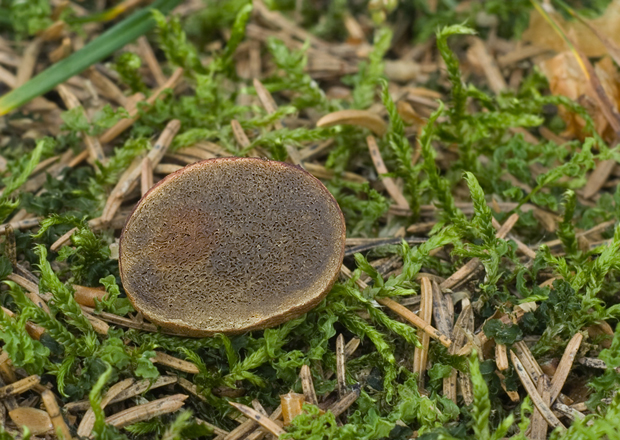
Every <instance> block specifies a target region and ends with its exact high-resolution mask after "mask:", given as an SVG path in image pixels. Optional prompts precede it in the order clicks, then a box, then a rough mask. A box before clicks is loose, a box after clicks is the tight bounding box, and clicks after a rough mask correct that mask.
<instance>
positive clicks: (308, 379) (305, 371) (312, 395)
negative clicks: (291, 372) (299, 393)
mask: <svg viewBox="0 0 620 440" xmlns="http://www.w3.org/2000/svg"><path fill="white" fill-rule="evenodd" d="M299 378H300V379H301V388H302V389H303V390H304V396H305V397H306V400H307V401H308V403H311V404H312V405H314V406H319V401H318V399H317V398H316V391H315V390H314V383H313V382H312V373H311V372H310V367H309V366H308V365H303V366H302V367H301V371H300V372H299Z"/></svg>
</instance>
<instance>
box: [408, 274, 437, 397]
mask: <svg viewBox="0 0 620 440" xmlns="http://www.w3.org/2000/svg"><path fill="white" fill-rule="evenodd" d="M420 281H421V283H420V297H421V298H422V301H421V303H420V318H421V319H422V320H423V321H425V322H427V323H429V324H430V322H431V319H432V317H433V286H432V284H431V282H430V280H429V279H428V278H426V277H425V278H422V279H421V280H420ZM420 343H421V344H422V347H421V348H420V347H415V349H414V352H413V373H414V374H417V375H418V388H420V389H424V374H425V372H426V363H427V361H428V347H429V344H430V337H429V335H428V333H426V332H424V333H422V335H421V336H420Z"/></svg>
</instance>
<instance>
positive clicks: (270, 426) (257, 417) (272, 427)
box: [227, 402, 286, 440]
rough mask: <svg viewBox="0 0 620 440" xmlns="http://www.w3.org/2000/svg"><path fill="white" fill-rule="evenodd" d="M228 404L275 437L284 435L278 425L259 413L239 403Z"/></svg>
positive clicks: (283, 431)
mask: <svg viewBox="0 0 620 440" xmlns="http://www.w3.org/2000/svg"><path fill="white" fill-rule="evenodd" d="M228 403H230V404H231V405H232V406H234V407H235V408H236V409H237V410H239V411H240V412H241V413H242V414H244V415H245V416H247V417H248V418H250V419H252V420H254V421H255V422H257V423H259V424H260V425H261V426H262V427H263V428H265V429H266V430H267V431H269V432H270V433H272V434H273V435H275V436H276V437H279V436H281V435H282V434H285V433H286V431H285V430H284V429H282V428H281V427H280V426H279V425H277V424H276V423H275V422H274V421H273V420H271V419H269V418H268V417H265V416H263V415H261V414H260V413H258V412H257V411H255V410H253V409H252V408H250V407H248V406H245V405H242V404H240V403H235V402H228ZM227 440H228V439H227Z"/></svg>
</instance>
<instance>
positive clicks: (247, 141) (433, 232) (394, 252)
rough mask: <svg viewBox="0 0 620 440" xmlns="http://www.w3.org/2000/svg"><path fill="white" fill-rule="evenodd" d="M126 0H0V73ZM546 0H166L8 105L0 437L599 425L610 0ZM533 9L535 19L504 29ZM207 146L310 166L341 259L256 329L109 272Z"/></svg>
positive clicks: (608, 234) (66, 43)
mask: <svg viewBox="0 0 620 440" xmlns="http://www.w3.org/2000/svg"><path fill="white" fill-rule="evenodd" d="M137 3H139V2H132V1H125V2H121V3H120V4H118V5H117V6H116V7H112V5H111V4H109V2H98V3H97V6H96V7H94V5H90V4H88V5H86V4H84V5H82V4H79V3H75V2H72V3H68V4H65V3H52V4H50V3H48V2H47V1H44V0H37V1H35V2H27V3H23V2H10V1H6V2H0V12H1V13H2V14H0V15H1V16H2V17H3V18H2V20H0V30H1V32H2V33H1V34H0V83H1V84H0V91H1V92H2V93H6V92H8V91H9V90H10V89H14V88H16V87H18V86H20V85H21V84H25V85H24V86H23V87H26V88H27V87H29V85H28V82H27V80H28V79H29V78H30V77H32V76H33V75H34V74H35V73H38V72H40V71H43V73H45V70H46V68H47V67H49V66H52V65H54V64H56V63H58V62H59V60H60V59H61V58H63V57H66V56H68V55H69V54H70V53H71V51H73V50H76V49H78V48H79V47H82V46H83V45H84V43H85V38H88V39H89V40H93V38H95V37H96V36H97V35H99V34H100V33H101V32H102V31H103V30H104V28H105V23H106V22H108V21H112V20H117V22H122V20H123V19H124V18H125V17H126V16H128V14H130V13H131V10H130V9H132V8H134V9H135V8H138V9H136V10H137V11H138V13H140V14H143V15H144V13H143V12H142V11H143V10H142V9H140V8H141V7H143V5H142V6H141V5H138V4H137ZM160 3H161V2H160ZM168 3H170V4H172V3H171V2H168ZM168 3H166V4H168ZM552 3H553V4H554V5H555V7H556V8H557V11H558V12H557V13H556V12H554V11H551V10H549V7H550V5H551V3H549V2H546V3H545V5H543V6H541V5H539V4H538V3H537V2H533V3H530V2H519V1H516V2H506V3H504V2H486V3H485V4H477V3H475V2H470V3H464V4H463V5H459V6H457V7H448V6H446V5H444V4H438V3H437V2H433V1H429V2H420V7H419V10H416V12H415V14H412V11H411V10H410V9H408V8H409V7H410V6H409V5H407V4H397V3H396V2H386V3H381V2H370V3H369V4H368V8H367V9H366V6H363V7H362V6H360V5H359V4H349V3H347V2H340V1H335V2H331V3H330V5H329V7H328V8H327V10H325V11H324V12H323V13H322V14H318V13H316V12H313V11H311V10H308V9H307V8H306V7H305V6H304V5H305V3H304V2H296V3H295V5H292V6H291V5H289V4H288V3H286V4H285V3H284V2H269V3H263V2H261V1H255V2H254V4H250V3H248V2H246V1H244V0H227V1H224V2H208V1H207V2H206V4H205V3H203V2H200V1H186V2H182V3H181V4H180V5H178V6H177V7H176V9H175V10H174V11H173V12H172V13H171V14H169V15H168V16H164V15H163V14H162V13H157V12H156V11H153V12H149V13H150V14H152V16H153V17H154V20H155V22H156V25H157V29H156V31H155V32H154V33H148V34H146V36H143V37H140V39H139V40H138V41H137V42H136V43H130V44H128V45H126V46H125V47H124V48H123V49H122V51H121V52H117V53H115V54H114V55H113V56H112V57H110V58H106V59H105V60H103V61H102V62H98V63H95V64H94V65H92V66H90V67H89V69H88V70H86V71H84V72H82V73H80V74H79V75H75V76H73V77H71V78H70V79H68V80H66V81H65V82H64V83H62V84H52V83H50V89H54V91H53V92H50V93H47V94H46V95H43V96H38V97H36V98H35V99H34V100H32V101H30V102H29V103H26V102H21V103H20V104H19V105H17V106H16V107H18V108H16V109H15V110H14V111H13V112H11V113H9V114H8V115H6V116H4V117H2V119H0V155H1V160H0V166H1V167H0V168H1V170H2V173H3V176H2V177H3V190H2V195H1V196H0V216H1V217H2V223H3V224H2V226H0V231H2V243H1V248H2V256H0V275H1V276H2V278H3V280H4V282H3V286H2V290H1V291H0V302H1V303H2V311H1V312H0V340H1V341H2V347H1V351H0V426H2V428H1V429H0V430H1V433H0V436H2V438H7V439H10V438H22V436H26V437H27V436H28V435H31V438H33V437H32V436H42V435H46V436H48V437H53V436H57V437H64V438H70V437H76V438H77V437H84V436H87V437H92V438H110V439H111V438H152V437H155V436H156V437H158V438H166V439H172V438H200V437H214V436H215V437H216V438H217V439H218V440H222V439H226V440H232V439H242V438H248V439H250V438H251V439H252V440H259V439H261V438H264V437H266V436H273V435H275V436H281V437H282V438H293V439H299V440H301V439H308V438H312V439H325V438H328V439H343V440H344V439H351V438H362V439H375V438H386V437H389V438H392V439H400V438H402V439H406V438H412V437H422V438H428V439H431V438H482V439H500V438H505V437H513V438H517V439H519V438H552V439H556V438H571V439H573V438H574V439H582V438H583V439H589V438H602V436H603V435H607V437H608V438H615V437H614V436H617V434H615V433H617V419H618V416H619V414H618V413H619V411H620V397H618V396H617V395H616V393H615V391H616V390H617V387H618V386H619V383H620V375H619V373H618V371H617V369H618V368H619V367H620V360H619V359H620V333H618V332H614V330H613V327H614V326H617V323H618V317H619V316H620V305H618V295H617V292H618V286H619V284H618V282H617V278H618V273H617V271H618V268H619V267H620V259H619V258H620V257H619V256H620V253H619V247H620V229H619V228H618V227H617V220H618V218H619V216H620V210H619V208H618V204H619V203H620V195H619V194H620V193H619V192H618V184H619V183H620V179H619V177H620V173H619V172H618V167H617V165H616V163H617V162H618V159H619V157H620V156H619V155H618V147H617V143H618V141H617V138H618V129H617V127H616V125H617V120H616V119H615V118H616V115H617V112H618V105H617V104H618V100H619V99H620V98H619V96H620V95H619V94H618V87H620V86H619V84H618V71H617V66H616V65H614V63H613V62H612V58H613V57H614V56H615V55H616V52H617V48H616V47H615V46H614V44H615V43H614V42H613V40H612V38H613V37H614V35H615V34H614V33H613V32H607V31H608V30H609V29H610V27H611V28H612V29H615V27H614V23H615V21H614V20H616V16H617V14H616V13H615V12H614V11H615V9H614V8H616V9H617V4H618V2H616V1H612V2H610V3H609V5H607V4H606V3H605V2H598V3H600V4H597V5H596V8H598V12H599V13H601V12H603V11H604V10H605V8H607V10H606V12H605V13H604V14H603V15H601V17H600V18H591V14H592V13H593V12H592V11H588V10H582V11H573V10H572V9H570V8H567V7H566V5H564V4H563V3H561V2H558V3H557V4H555V2H552ZM604 3H605V4H604ZM104 6H108V7H109V8H110V9H107V10H104V9H103V7H104ZM573 6H574V5H573ZM541 8H543V9H542V14H541ZM544 8H547V9H544ZM566 10H568V11H571V12H570V14H572V15H575V14H590V15H588V17H589V18H587V19H585V18H582V19H580V20H573V21H571V20H570V19H565V18H562V16H561V15H560V13H561V12H562V11H566ZM5 12H7V14H4V13H5ZM408 14H409V15H408ZM570 14H569V15H570ZM545 15H546V17H545ZM408 16H411V17H413V18H411V19H410V20H409V21H408V20H407V19H404V17H408ZM4 17H9V18H8V19H4ZM465 18H469V19H470V20H469V22H468V23H469V25H468V26H465V25H459V24H455V23H459V22H462V21H463V19H465ZM411 20H413V21H411ZM528 20H529V23H530V24H529V29H528V30H527V31H526V32H525V33H524V34H523V40H524V41H530V42H531V43H532V44H531V45H524V44H523V43H522V42H520V41H518V40H516V39H511V38H513V37H519V35H520V32H521V31H523V30H524V29H525V27H526V26H525V23H527V21H528ZM584 20H589V21H587V23H589V24H590V27H588V26H587V25H584V24H583V22H584ZM549 26H551V27H549ZM554 27H555V29H556V31H552V29H553V28H554ZM592 27H593V28H595V29H596V30H597V31H598V36H597V38H592V37H593V35H592V34H589V33H588V34H587V36H586V34H585V33H586V32H592V31H591V29H590V28H592ZM558 30H559V31H558ZM476 35H477V36H476ZM433 36H434V37H433ZM543 36H544V38H542V37H543ZM547 40H549V41H551V40H553V42H549V41H547ZM556 40H557V41H556ZM593 41H594V43H592V42H593ZM96 42H97V40H96V39H94V40H93V43H92V44H95V47H96ZM558 42H559V43H558ZM567 42H569V45H568V46H566V44H567ZM597 42H598V43H600V44H598V43H597ZM560 43H561V44H560ZM539 45H540V46H542V47H537V46H539ZM554 51H556V52H554ZM48 53H49V54H50V55H49V56H48V55H47V54H48ZM52 54H53V55H52ZM605 55H610V56H611V58H608V57H605ZM601 56H603V58H602V59H600V60H598V61H596V62H595V63H594V64H593V65H590V61H589V60H588V59H587V58H586V57H601ZM84 67H86V66H84ZM22 90H26V89H22ZM20 93H25V92H23V91H20ZM223 156H257V157H266V158H270V159H275V160H289V161H291V162H293V163H296V164H298V165H300V166H302V167H304V168H305V169H306V170H308V171H309V172H310V173H312V174H314V175H315V176H317V177H318V178H320V179H322V180H323V181H324V183H325V184H326V185H327V187H328V188H329V190H330V191H331V192H332V194H333V195H334V196H335V197H336V199H337V201H338V203H339V204H340V206H341V208H342V210H343V212H344V214H345V218H346V221H347V231H348V233H347V247H348V248H349V249H351V252H349V253H348V254H347V255H348V256H347V257H346V258H345V261H344V265H343V267H342V270H341V272H342V275H343V276H342V277H341V280H340V281H339V282H338V283H336V285H335V286H334V287H333V289H332V292H331V293H330V294H329V295H328V297H327V298H326V300H324V301H323V303H321V304H320V305H319V306H318V307H317V308H315V309H314V310H312V311H311V312H309V313H307V314H306V315H304V316H302V317H300V318H297V319H294V320H291V321H288V322H286V323H284V324H282V325H280V326H279V327H276V328H272V329H267V330H264V331H256V332H251V333H248V334H245V335H240V336H234V337H229V336H226V335H217V336H215V337H212V338H204V339H189V338H182V337H178V336H174V335H168V334H165V333H162V332H159V331H158V329H157V327H156V326H154V325H153V324H151V323H149V322H148V321H146V320H145V319H144V318H143V317H142V316H141V315H140V314H139V313H136V312H135V311H134V310H133V309H132V307H131V305H130V303H129V302H128V300H127V298H126V297H125V294H124V291H123V288H122V285H121V283H120V278H119V274H118V262H117V258H118V233H119V231H120V229H121V228H122V226H123V224H124V221H125V219H126V218H127V215H128V214H129V213H130V212H131V210H132V208H133V206H134V205H135V203H136V202H137V200H138V199H139V197H140V195H141V194H143V193H144V192H145V191H146V190H148V188H149V187H150V186H152V185H153V183H154V182H157V181H159V180H160V179H162V178H163V177H164V176H165V175H167V174H169V173H171V172H174V171H176V170H177V169H179V168H181V167H182V166H184V165H187V164H190V163H193V162H196V161H198V160H204V159H208V158H214V157H223ZM23 426H26V427H27V429H29V431H30V434H28V433H26V431H23V429H24V428H23Z"/></svg>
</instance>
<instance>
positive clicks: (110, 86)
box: [86, 67, 127, 107]
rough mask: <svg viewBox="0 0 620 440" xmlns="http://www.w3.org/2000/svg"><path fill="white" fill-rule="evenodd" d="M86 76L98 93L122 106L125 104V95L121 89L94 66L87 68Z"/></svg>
mask: <svg viewBox="0 0 620 440" xmlns="http://www.w3.org/2000/svg"><path fill="white" fill-rule="evenodd" d="M86 76H87V77H88V79H89V80H90V81H91V82H92V83H93V85H94V87H95V89H96V90H97V92H98V93H99V94H101V95H103V96H104V97H105V98H107V99H109V100H110V101H113V102H115V103H116V104H118V105H120V106H122V107H126V106H127V97H126V96H125V95H124V94H123V92H122V91H121V89H119V88H118V86H117V85H116V84H114V83H113V82H112V81H110V80H109V79H108V78H107V77H106V76H105V75H102V74H101V73H99V72H98V71H97V69H96V68H94V67H91V68H90V69H88V70H87V71H86Z"/></svg>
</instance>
